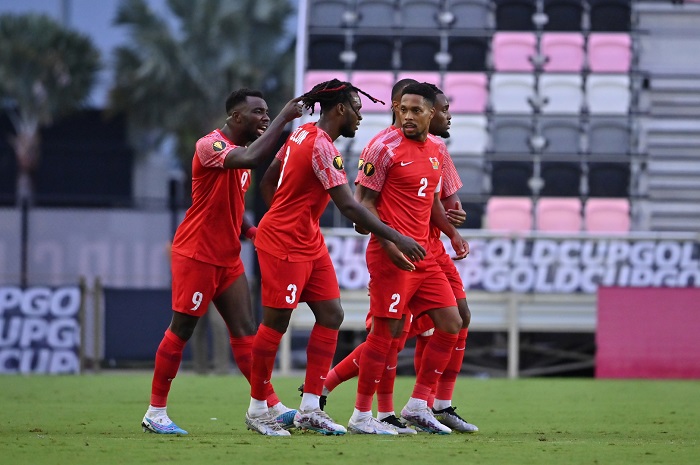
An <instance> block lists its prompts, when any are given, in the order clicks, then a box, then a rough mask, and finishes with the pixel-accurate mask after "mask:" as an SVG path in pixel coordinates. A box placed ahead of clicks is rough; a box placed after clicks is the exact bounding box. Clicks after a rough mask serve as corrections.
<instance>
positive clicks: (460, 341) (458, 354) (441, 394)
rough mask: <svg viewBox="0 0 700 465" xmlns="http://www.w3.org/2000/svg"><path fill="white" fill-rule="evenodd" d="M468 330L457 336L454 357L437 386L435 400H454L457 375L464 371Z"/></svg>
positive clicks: (451, 358)
mask: <svg viewBox="0 0 700 465" xmlns="http://www.w3.org/2000/svg"><path fill="white" fill-rule="evenodd" d="M468 332H469V330H468V328H462V329H461V330H460V331H459V333H458V334H457V343H456V344H455V347H454V349H453V350H452V355H451V356H450V361H449V362H448V363H447V366H446V367H445V371H444V372H443V374H442V376H440V380H439V381H438V385H437V392H436V394H435V398H437V399H442V400H452V394H453V393H454V390H455V383H456V382H457V375H459V372H460V370H461V369H462V361H463V360H464V349H465V347H466V345H467V333H468Z"/></svg>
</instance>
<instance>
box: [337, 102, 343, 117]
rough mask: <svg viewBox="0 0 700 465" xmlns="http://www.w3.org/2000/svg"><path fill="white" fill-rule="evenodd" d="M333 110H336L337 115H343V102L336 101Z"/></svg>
mask: <svg viewBox="0 0 700 465" xmlns="http://www.w3.org/2000/svg"><path fill="white" fill-rule="evenodd" d="M335 110H336V111H337V112H338V114H339V115H344V114H345V104H344V103H342V102H341V103H338V104H337V105H336V106H335Z"/></svg>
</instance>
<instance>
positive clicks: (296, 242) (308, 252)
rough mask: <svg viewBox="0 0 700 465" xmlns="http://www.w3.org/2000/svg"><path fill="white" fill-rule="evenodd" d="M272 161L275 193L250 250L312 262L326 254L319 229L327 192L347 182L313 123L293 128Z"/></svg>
mask: <svg viewBox="0 0 700 465" xmlns="http://www.w3.org/2000/svg"><path fill="white" fill-rule="evenodd" d="M276 157H277V159H279V160H280V161H281V162H282V166H281V168H280V178H279V182H278V184H277V191H276V192H275V195H274V197H273V198H272V205H271V206H270V209H269V210H268V212H267V213H265V215H264V216H263V217H262V219H261V220H260V224H259V225H258V232H257V235H256V237H255V247H256V248H258V249H260V250H264V251H265V252H267V253H269V254H271V255H273V256H275V257H277V258H281V259H284V260H288V261H290V262H304V261H311V260H315V259H317V258H319V257H321V256H323V254H326V253H328V249H327V248H326V243H325V241H324V239H323V235H322V234H321V228H320V226H319V219H320V218H321V215H322V214H323V212H324V211H325V209H326V206H327V205H328V201H329V200H330V198H331V197H330V195H329V194H328V192H327V191H328V189H331V188H333V187H336V186H340V185H342V184H347V182H348V179H347V177H346V176H345V168H344V166H343V157H342V156H341V155H340V152H338V149H337V148H336V147H335V145H333V140H332V139H331V137H330V136H329V135H328V134H327V133H326V132H325V131H323V130H322V129H319V128H317V127H316V124H315V123H306V124H303V125H301V126H299V127H298V128H296V129H295V130H294V132H292V134H290V135H289V138H287V142H285V144H284V145H283V146H282V148H281V149H280V150H279V152H277V155H276Z"/></svg>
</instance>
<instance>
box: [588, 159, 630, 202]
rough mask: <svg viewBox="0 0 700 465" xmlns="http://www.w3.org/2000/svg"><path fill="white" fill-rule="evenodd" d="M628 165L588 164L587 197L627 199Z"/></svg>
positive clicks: (628, 191)
mask: <svg viewBox="0 0 700 465" xmlns="http://www.w3.org/2000/svg"><path fill="white" fill-rule="evenodd" d="M629 184H630V164H629V163H610V162H608V163H602V162H600V163H599V162H592V163H589V164H588V195H589V196H590V197H628V196H629V193H630V189H629Z"/></svg>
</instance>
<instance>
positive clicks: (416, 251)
mask: <svg viewBox="0 0 700 465" xmlns="http://www.w3.org/2000/svg"><path fill="white" fill-rule="evenodd" d="M396 247H397V248H398V249H399V250H400V251H401V252H403V254H404V255H405V256H406V257H407V258H408V259H409V260H411V261H412V262H419V261H421V260H423V259H424V258H425V249H424V248H423V247H421V245H420V244H419V243H418V242H416V241H415V240H413V238H412V237H408V236H401V239H399V241H398V242H397V243H396Z"/></svg>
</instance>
